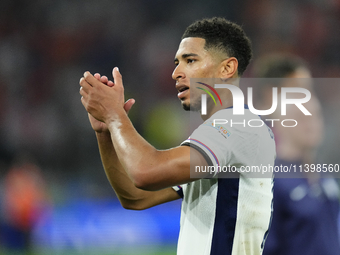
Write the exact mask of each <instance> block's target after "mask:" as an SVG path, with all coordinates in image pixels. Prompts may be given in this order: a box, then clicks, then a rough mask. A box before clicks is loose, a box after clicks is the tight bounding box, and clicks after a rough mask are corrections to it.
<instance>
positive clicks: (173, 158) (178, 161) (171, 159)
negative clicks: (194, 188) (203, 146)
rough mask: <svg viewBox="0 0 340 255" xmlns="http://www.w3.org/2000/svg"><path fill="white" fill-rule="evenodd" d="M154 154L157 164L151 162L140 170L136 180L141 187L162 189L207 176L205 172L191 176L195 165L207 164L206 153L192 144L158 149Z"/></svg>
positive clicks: (136, 183)
mask: <svg viewBox="0 0 340 255" xmlns="http://www.w3.org/2000/svg"><path fill="white" fill-rule="evenodd" d="M153 156H154V157H155V158H156V159H157V160H156V164H154V163H150V165H149V166H148V167H147V168H146V169H144V170H143V171H139V176H137V178H136V180H135V185H136V186H137V187H138V188H140V189H144V190H160V189H164V188H167V187H172V186H176V185H180V184H183V183H188V182H192V181H194V180H196V179H199V178H203V177H205V174H204V175H202V176H199V175H198V176H195V177H196V178H192V177H191V176H190V173H191V171H195V166H206V165H207V161H206V159H205V157H204V155H203V154H202V153H201V152H199V151H198V150H197V149H194V148H191V147H190V146H179V147H176V148H172V149H169V150H164V151H156V152H155V155H153Z"/></svg>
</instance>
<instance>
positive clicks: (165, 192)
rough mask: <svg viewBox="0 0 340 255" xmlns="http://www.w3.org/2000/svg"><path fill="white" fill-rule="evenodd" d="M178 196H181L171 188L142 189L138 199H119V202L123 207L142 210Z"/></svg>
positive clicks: (175, 198)
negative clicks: (142, 192) (140, 196)
mask: <svg viewBox="0 0 340 255" xmlns="http://www.w3.org/2000/svg"><path fill="white" fill-rule="evenodd" d="M179 198H181V196H180V195H179V194H178V193H177V192H176V191H175V190H174V189H173V188H166V189H162V190H158V191H144V194H143V196H142V198H140V199H138V200H124V199H120V202H121V204H122V206H123V207H124V208H125V209H131V210H144V209H147V208H150V207H153V206H156V205H159V204H163V203H166V202H171V201H174V200H177V199H179Z"/></svg>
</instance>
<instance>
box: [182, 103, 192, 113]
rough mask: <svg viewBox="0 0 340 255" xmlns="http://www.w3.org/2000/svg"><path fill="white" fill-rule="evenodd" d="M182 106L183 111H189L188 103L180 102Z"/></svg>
mask: <svg viewBox="0 0 340 255" xmlns="http://www.w3.org/2000/svg"><path fill="white" fill-rule="evenodd" d="M182 107H183V109H184V111H190V104H188V103H185V102H182Z"/></svg>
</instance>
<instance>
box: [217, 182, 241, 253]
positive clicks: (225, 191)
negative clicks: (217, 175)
mask: <svg viewBox="0 0 340 255" xmlns="http://www.w3.org/2000/svg"><path fill="white" fill-rule="evenodd" d="M238 192H239V179H229V178H226V179H218V190H217V198H216V215H215V223H214V232H213V236H212V243H211V251H210V254H211V255H218V254H225V255H231V253H232V249H233V241H234V234H235V227H236V218H237V201H238Z"/></svg>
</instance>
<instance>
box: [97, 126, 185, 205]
mask: <svg viewBox="0 0 340 255" xmlns="http://www.w3.org/2000/svg"><path fill="white" fill-rule="evenodd" d="M96 137H97V141H98V147H99V152H100V156H101V160H102V164H103V167H104V170H105V173H106V176H107V178H108V180H109V182H110V184H111V186H112V188H113V189H114V191H115V193H116V194H117V197H118V199H119V201H120V202H121V204H122V206H123V207H124V208H127V209H135V210H139V209H146V208H149V207H151V206H154V205H157V204H161V203H164V202H167V201H171V200H174V199H177V198H179V197H178V196H177V194H176V193H175V191H173V190H162V191H159V192H149V191H144V190H141V189H138V188H137V187H136V186H135V185H134V183H133V182H132V181H131V179H130V177H129V176H128V174H127V173H126V171H125V170H124V168H123V166H122V164H121V162H120V161H119V159H118V156H117V153H116V151H115V149H114V147H113V144H112V141H111V137H110V133H108V132H102V133H97V132H96Z"/></svg>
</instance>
